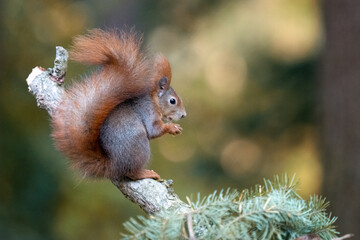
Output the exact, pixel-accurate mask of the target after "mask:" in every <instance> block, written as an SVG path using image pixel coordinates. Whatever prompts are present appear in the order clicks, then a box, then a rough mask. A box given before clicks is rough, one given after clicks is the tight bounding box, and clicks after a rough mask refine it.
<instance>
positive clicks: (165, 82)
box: [158, 77, 169, 97]
mask: <svg viewBox="0 0 360 240" xmlns="http://www.w3.org/2000/svg"><path fill="white" fill-rule="evenodd" d="M168 82H169V79H168V78H167V77H162V78H160V80H159V82H158V87H159V90H158V96H159V97H161V96H162V95H164V92H165V91H166V88H167V86H168Z"/></svg>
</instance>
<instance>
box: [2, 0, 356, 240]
mask: <svg viewBox="0 0 360 240" xmlns="http://www.w3.org/2000/svg"><path fill="white" fill-rule="evenodd" d="M331 2H334V1H329V3H331ZM344 2H348V3H349V2H351V1H344ZM354 3H355V2H354ZM329 5H331V4H329ZM357 5H359V4H357ZM353 6H356V4H354V5H353ZM353 6H351V4H348V9H352V8H353ZM338 7H339V6H337V5H336V4H335V5H334V4H332V5H331V6H329V8H328V10H329V9H335V10H336V8H338ZM355 9H356V7H355ZM357 9H358V7H357ZM328 10H326V8H325V11H328ZM359 10H360V9H359ZM325 13H326V12H325ZM323 15H325V22H326V21H327V20H326V19H327V18H326V16H327V15H326V14H323V8H322V5H321V2H319V1H315V0H291V1H290V0H272V1H266V0H240V1H234V0H232V1H218V0H185V1H165V0H161V1H139V0H136V1H115V0H104V1H95V0H89V1H85V0H83V1H80V0H79V1H70V0H52V1H45V0H11V1H10V0H3V1H1V3H0V17H1V23H0V24H1V26H0V30H1V34H0V43H1V45H0V46H1V54H0V65H1V72H0V74H1V75H0V239H65V240H67V239H118V238H119V237H120V235H119V233H120V232H121V231H122V230H123V226H122V223H123V222H124V221H126V220H127V219H129V218H130V217H133V216H136V215H140V214H143V213H142V211H141V210H140V209H139V208H138V207H137V206H136V205H134V204H132V203H130V202H129V201H128V200H126V199H125V198H124V197H123V196H122V194H121V193H120V192H119V191H118V190H117V189H116V188H115V187H114V186H113V185H112V184H111V183H110V182H109V181H107V180H97V181H92V180H83V179H82V178H81V177H80V175H79V174H78V173H76V172H74V171H72V170H71V169H69V168H68V164H67V161H66V159H65V157H64V156H62V155H61V154H60V153H58V152H57V151H56V150H55V148H54V146H53V144H52V140H51V138H50V132H51V129H50V126H49V116H48V114H47V113H46V112H45V111H44V110H41V109H38V108H37V107H36V102H35V99H34V97H33V96H32V95H31V94H30V93H28V90H27V85H26V82H25V79H26V77H27V76H28V74H29V73H30V72H31V69H32V68H33V67H35V66H42V67H46V68H47V67H52V66H53V60H54V55H55V46H57V45H61V46H64V47H65V48H68V47H69V46H70V44H71V39H72V38H73V37H74V36H75V35H78V34H82V33H84V32H85V31H86V30H87V29H89V28H93V27H100V28H109V27H119V28H121V27H122V26H124V25H125V24H126V25H128V26H136V29H137V30H138V31H141V32H143V33H144V38H145V45H146V46H148V47H149V49H151V52H153V53H156V52H162V53H163V54H165V55H166V56H167V57H168V58H169V60H170V62H171V64H172V70H173V83H172V84H173V86H174V88H175V89H176V90H177V92H178V93H179V94H180V95H181V96H182V98H183V100H184V102H185V104H186V107H187V112H188V117H187V118H185V119H184V120H181V121H180V124H181V125H182V126H183V128H184V131H183V134H182V135H180V136H177V137H175V138H174V137H172V136H164V137H162V138H160V139H157V140H154V141H152V151H153V154H152V162H151V166H150V168H151V169H154V170H156V172H158V173H159V174H160V175H161V176H162V177H163V178H166V179H169V178H171V179H173V180H174V181H175V185H174V188H175V191H176V193H178V195H179V196H180V198H182V199H185V197H186V196H190V195H192V194H196V193H197V192H200V193H201V194H202V195H206V194H209V193H211V192H213V191H214V190H215V189H222V188H227V187H231V188H238V189H242V188H244V187H249V186H252V185H253V184H255V183H259V182H261V181H262V179H263V178H264V177H265V178H269V177H272V176H273V175H274V174H282V173H284V172H287V173H288V174H289V175H292V174H294V173H296V176H297V177H298V178H299V179H300V181H301V185H300V190H299V191H300V194H301V195H302V196H303V197H304V198H308V197H309V195H311V194H314V193H324V195H326V196H329V198H328V199H329V200H330V201H334V208H333V209H332V210H333V211H334V214H335V215H339V216H342V215H341V214H343V213H344V212H346V213H349V212H350V215H351V214H353V215H351V216H350V217H344V218H343V219H340V220H339V221H338V225H340V227H341V228H340V230H342V231H346V232H355V231H358V230H356V229H354V226H356V224H358V223H359V221H360V220H359V214H358V213H357V210H359V208H357V209H356V208H355V210H352V209H351V207H349V206H351V204H350V205H349V204H348V206H347V207H346V208H345V206H343V207H341V206H340V205H339V204H337V203H338V202H339V201H338V198H337V196H339V195H341V196H342V197H341V198H340V202H342V203H344V202H346V199H347V198H346V196H344V195H342V193H341V191H342V190H344V184H345V183H346V184H348V185H346V184H345V186H349V184H354V185H355V190H354V191H355V192H354V191H353V192H351V191H350V190H349V192H348V193H349V194H350V196H352V198H354V199H355V201H354V202H353V203H354V205H356V201H357V200H359V199H360V197H359V188H358V187H359V182H360V180H359V177H358V175H359V174H358V173H357V171H360V169H359V164H358V163H357V162H359V161H357V159H358V156H359V155H357V152H358V150H357V146H359V145H357V144H355V143H358V142H359V135H357V133H359V129H360V127H359V125H358V124H359V121H358V120H359V116H358V115H359V114H357V115H356V116H355V115H344V117H343V118H341V119H340V120H339V122H338V121H334V122H331V121H330V122H331V123H332V124H333V125H331V124H330V125H326V120H327V119H328V118H327V117H329V118H331V114H330V115H327V114H326V113H327V112H326V111H325V110H323V109H326V107H324V106H330V107H329V108H331V105H327V104H328V103H327V99H333V98H332V97H331V96H332V95H331V94H330V97H329V95H326V94H327V92H323V91H322V89H323V87H324V86H328V87H329V88H324V89H335V92H336V89H337V88H341V86H342V85H344V84H345V85H346V83H347V82H346V81H343V82H342V84H340V85H339V86H334V85H327V83H328V82H327V81H326V79H327V78H326V76H327V75H326V74H323V72H325V73H326V72H327V69H332V67H331V66H332V65H331V64H330V65H329V64H328V65H327V62H326V60H324V58H325V59H327V55H326V52H327V49H328V48H327V47H326V45H325V44H324V42H325V40H326V34H325V33H324V32H325V31H324V29H325V30H326V27H325V28H324V21H323ZM335 15H336V14H335ZM335 15H334V16H335ZM344 16H346V17H349V16H348V15H346V14H345V15H344ZM340 17H341V16H340ZM330 18H332V15H331V16H330V17H329V19H330ZM350 20H351V18H350ZM358 22H360V21H358ZM354 24H356V23H354ZM358 26H359V24H358ZM357 29H360V28H357ZM357 31H358V30H357ZM335 33H336V32H335ZM335 35H336V34H335ZM358 35H359V34H357V36H358ZM338 41H341V38H340V40H339V39H338ZM350 42H351V41H350ZM329 44H331V42H329ZM340 44H341V42H340ZM348 44H349V45H350V46H351V43H348ZM353 51H354V52H355V53H356V52H357V53H358V51H357V49H356V48H353ZM324 53H325V54H324ZM340 55H341V54H340ZM324 56H325V57H324ZM339 57H340V58H341V57H344V56H339ZM345 57H346V56H345ZM333 58H334V57H333V56H332V57H331V56H330V57H329V59H333ZM340 58H339V59H340ZM355 58H356V56H355ZM336 59H338V58H336ZM324 62H325V64H323V63H324ZM330 62H331V61H330ZM352 64H354V63H352ZM335 65H336V64H335ZM324 66H325V67H324ZM355 68H356V66H355ZM357 68H359V65H357ZM84 71H86V72H87V73H89V71H91V69H89V68H84V67H82V66H80V65H78V64H75V63H73V62H71V63H70V64H69V68H68V73H67V81H69V82H71V80H70V79H79V78H80V76H81V74H83V73H84ZM349 71H350V72H351V70H347V72H349ZM322 76H325V77H324V79H325V80H324V81H321V80H319V79H322V78H323V77H322ZM357 76H358V77H359V76H360V74H359V75H357ZM356 79H357V80H359V81H360V78H355V80H356ZM353 82H354V81H353ZM349 84H350V82H349ZM358 85H359V84H358V83H357V84H355V85H351V84H350V86H349V89H348V90H349V91H354V94H353V96H355V94H358V93H360V92H356V91H358V90H359V86H358ZM330 92H331V91H330ZM341 94H344V92H341V91H339V94H338V95H337V96H339V97H338V98H339V99H344V98H343V95H341ZM345 95H346V92H345ZM346 96H348V95H346ZM345 99H346V98H345ZM354 102H355V103H354ZM358 103H359V101H358V100H355V98H351V97H350V100H348V101H347V102H346V101H345V102H344V105H339V106H338V105H336V107H335V109H336V108H338V110H337V111H336V112H338V113H339V115H340V116H342V115H341V111H342V107H341V106H348V104H358ZM357 106H358V107H360V105H357ZM356 109H357V110H359V108H356V107H355V108H354V109H353V110H355V111H356ZM355 111H352V110H351V111H350V112H355ZM335 115H336V114H335ZM350 118H351V119H353V122H352V127H353V129H354V132H351V131H350V132H349V133H347V134H350V135H351V136H353V138H351V141H352V143H354V141H355V143H354V145H353V146H354V148H352V149H350V150H348V151H347V150H346V151H347V153H349V152H350V153H349V154H350V155H351V154H352V155H354V156H355V158H354V159H355V160H354V161H353V162H352V164H353V165H351V164H350V165H349V164H346V161H347V158H349V159H350V158H351V156H350V155H344V154H342V153H343V152H345V150H343V152H341V151H342V150H341V149H339V150H338V151H337V155H336V159H335V160H334V161H330V159H329V162H327V160H328V159H324V157H323V156H325V155H326V154H328V156H333V154H331V150H332V149H334V146H338V145H337V144H338V142H337V141H338V140H337V138H336V137H335V140H334V139H333V140H334V141H335V142H334V141H332V142H331V143H329V144H327V141H326V139H328V137H329V135H326V134H325V133H329V134H330V133H331V130H332V129H333V128H332V127H333V126H336V125H341V124H344V126H347V125H346V121H347V120H349V119H350ZM324 119H325V120H324ZM341 121H343V122H341ZM325 125H326V126H325ZM324 126H325V127H324ZM341 126H342V125H341ZM338 130H339V132H340V133H341V132H342V130H341V128H340V129H338ZM330 135H331V134H330ZM340 135H341V134H340ZM324 136H328V137H324ZM339 138H341V140H339V141H346V139H348V138H346V137H344V138H342V137H341V136H339ZM344 139H345V140H344ZM344 146H348V145H347V144H345V145H344ZM351 159H352V158H351ZM324 166H327V168H328V169H326V167H324ZM338 166H343V167H338ZM349 166H350V167H349ZM352 166H353V167H352ZM334 169H335V170H334ZM330 171H335V172H336V171H337V172H341V174H338V175H336V174H335V175H333V174H332V173H331V174H330ZM340 179H345V180H346V181H345V180H344V181H343V182H345V183H344V184H343V185H341V184H336V183H338V182H339V181H340ZM354 179H355V180H354ZM357 180H359V182H357ZM327 183H331V184H332V185H331V186H330V187H326V186H327ZM349 188H352V189H354V187H351V186H349ZM323 190H324V191H323ZM354 199H353V200H354ZM356 199H357V200H356ZM357 205H358V202H357ZM352 212H355V213H352ZM354 214H357V215H356V216H354ZM351 226H352V228H351Z"/></svg>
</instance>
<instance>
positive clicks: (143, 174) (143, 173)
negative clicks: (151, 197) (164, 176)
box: [126, 169, 160, 181]
mask: <svg viewBox="0 0 360 240" xmlns="http://www.w3.org/2000/svg"><path fill="white" fill-rule="evenodd" d="M126 176H127V177H128V178H130V179H131V180H134V181H135V180H140V179H145V178H152V179H155V180H158V179H160V175H159V174H157V173H156V172H154V171H153V170H148V169H142V170H140V171H138V172H136V173H129V174H127V175H126Z"/></svg>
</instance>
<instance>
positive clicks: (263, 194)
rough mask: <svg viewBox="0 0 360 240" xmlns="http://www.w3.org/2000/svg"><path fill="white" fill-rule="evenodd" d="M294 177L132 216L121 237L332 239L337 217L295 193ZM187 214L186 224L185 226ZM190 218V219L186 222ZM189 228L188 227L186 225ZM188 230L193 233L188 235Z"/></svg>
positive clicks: (319, 201) (315, 200)
mask: <svg viewBox="0 0 360 240" xmlns="http://www.w3.org/2000/svg"><path fill="white" fill-rule="evenodd" d="M296 185H297V182H295V176H294V177H293V178H292V179H289V178H288V177H287V176H286V175H284V176H283V177H282V178H280V177H278V176H275V177H274V180H273V181H270V180H266V179H264V185H256V186H255V187H254V188H251V189H245V190H243V191H242V192H241V193H239V192H237V191H230V189H228V190H226V191H220V192H219V193H217V192H216V191H215V192H214V193H213V194H210V195H209V196H208V197H204V198H200V194H198V197H197V200H196V201H195V202H191V207H192V210H191V211H190V212H189V213H187V214H177V213H175V212H161V213H159V214H158V215H156V216H155V217H151V218H145V217H138V218H137V219H136V220H135V219H133V218H131V219H130V220H129V221H127V222H126V223H124V226H125V228H126V230H127V231H128V233H127V234H125V233H124V234H122V236H123V239H188V238H190V237H195V238H196V239H264V240H265V239H279V240H287V239H289V240H290V239H295V238H297V237H299V236H302V235H307V234H318V235H319V236H320V238H321V239H324V240H326V239H329V240H330V239H333V238H335V237H336V236H337V234H338V233H337V232H336V230H335V228H334V226H333V224H334V222H335V220H336V217H332V216H331V214H327V213H326V208H327V207H328V206H329V204H328V203H327V202H326V201H325V199H324V198H321V197H319V196H312V197H310V199H309V200H308V201H305V200H303V199H302V198H301V197H300V196H299V195H298V194H297V193H296V191H295V187H296ZM189 218H190V219H191V223H192V224H191V226H189V223H190V221H189ZM188 221H189V222H188ZM190 228H191V229H190ZM191 234H193V235H194V236H191Z"/></svg>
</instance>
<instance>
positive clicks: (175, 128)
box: [169, 123, 183, 135]
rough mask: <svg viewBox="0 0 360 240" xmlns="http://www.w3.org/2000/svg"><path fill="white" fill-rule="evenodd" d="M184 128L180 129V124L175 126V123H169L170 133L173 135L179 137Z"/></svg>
mask: <svg viewBox="0 0 360 240" xmlns="http://www.w3.org/2000/svg"><path fill="white" fill-rule="evenodd" d="M182 130H183V129H182V127H180V125H179V124H175V123H169V133H170V134H172V135H177V134H180V133H181V132H182Z"/></svg>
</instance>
